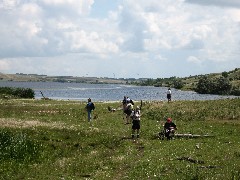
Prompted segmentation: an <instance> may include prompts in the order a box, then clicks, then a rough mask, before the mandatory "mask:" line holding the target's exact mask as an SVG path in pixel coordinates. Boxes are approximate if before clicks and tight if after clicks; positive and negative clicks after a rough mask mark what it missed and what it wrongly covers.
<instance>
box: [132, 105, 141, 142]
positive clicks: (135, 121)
mask: <svg viewBox="0 0 240 180" xmlns="http://www.w3.org/2000/svg"><path fill="white" fill-rule="evenodd" d="M140 116H141V113H140V108H139V107H138V106H137V108H136V109H135V110H133V111H132V114H131V117H132V138H134V137H135V132H136V131H137V138H139V131H140Z"/></svg>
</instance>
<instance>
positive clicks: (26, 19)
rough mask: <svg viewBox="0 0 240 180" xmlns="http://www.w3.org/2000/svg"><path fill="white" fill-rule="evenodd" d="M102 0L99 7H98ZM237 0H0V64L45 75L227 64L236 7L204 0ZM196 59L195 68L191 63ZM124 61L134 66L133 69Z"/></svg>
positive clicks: (160, 71)
mask: <svg viewBox="0 0 240 180" xmlns="http://www.w3.org/2000/svg"><path fill="white" fill-rule="evenodd" d="M105 3H107V7H106V8H101V6H104V4H105ZM192 3H195V4H199V5H196V6H193V5H192ZM227 3H228V5H227ZM234 3H236V4H234ZM200 4H201V5H206V6H204V8H202V6H201V5H200ZM237 4H238V2H237V1H221V0H219V1H213V0H209V1H204V0H203V1H197V0H195V1H193V0H186V1H184V0H168V1H165V0H160V1H159V0H149V1H144V0H139V1H138V2H137V3H136V1H135V0H123V1H120V0H117V1H114V3H113V2H111V1H106V0H101V1H98V3H95V2H94V1H93V0H80V1H79V0H64V1H63V0H59V1H58V0H41V1H40V0H38V1H36V0H27V1H21V0H8V1H7V0H3V1H0V34H1V36H0V41H1V44H0V52H1V53H0V61H1V63H2V64H1V65H2V67H1V68H2V69H5V72H20V71H22V72H24V73H39V74H49V75H54V74H60V75H65V74H66V75H86V74H91V75H92V76H93V75H95V76H103V75H104V76H108V75H109V76H112V74H113V72H114V73H115V74H116V76H117V77H121V76H122V77H130V76H135V77H138V76H137V74H140V75H139V76H141V75H142V76H145V77H148V76H149V77H161V76H165V77H166V76H174V75H179V76H186V75H187V74H188V73H190V72H189V69H191V74H194V72H195V74H198V73H204V72H207V73H209V72H214V68H215V69H216V67H214V65H215V66H216V63H218V68H220V67H221V68H222V69H224V68H227V69H225V71H226V70H228V69H229V70H231V69H234V68H236V67H238V66H240V62H238V61H236V59H239V58H240V54H239V49H240V36H239V34H240V25H239V22H240V18H239V17H240V16H239V14H240V11H239V9H237V8H214V7H213V6H212V5H216V6H219V7H220V6H221V7H232V6H233V5H235V6H236V7H238V6H237ZM230 5H231V6H230ZM96 6H97V7H96ZM101 10H102V11H104V12H101ZM93 11H98V12H93ZM98 15H99V16H98ZM3 62H4V63H3ZM196 63H201V64H202V68H199V69H198V68H196V66H194V64H195V65H196ZM26 66H27V67H28V69H26ZM126 66H134V68H135V69H134V72H132V70H130V71H129V70H126ZM3 67H5V68H3ZM166 67H171V69H172V70H173V71H169V70H166ZM193 67H194V68H193ZM210 67H211V68H210ZM89 69H91V73H89V72H87V71H90V70H89ZM218 70H219V69H218ZM25 71H28V72H25ZM137 71H140V72H141V73H139V72H138V73H137ZM71 73H72V74H71Z"/></svg>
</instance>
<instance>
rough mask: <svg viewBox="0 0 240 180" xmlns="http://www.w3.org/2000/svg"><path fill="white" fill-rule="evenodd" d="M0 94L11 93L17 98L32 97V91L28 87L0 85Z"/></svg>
mask: <svg viewBox="0 0 240 180" xmlns="http://www.w3.org/2000/svg"><path fill="white" fill-rule="evenodd" d="M0 94H3V95H13V96H15V97H18V98H34V95H35V93H34V91H33V90H32V89H30V88H13V87H0Z"/></svg>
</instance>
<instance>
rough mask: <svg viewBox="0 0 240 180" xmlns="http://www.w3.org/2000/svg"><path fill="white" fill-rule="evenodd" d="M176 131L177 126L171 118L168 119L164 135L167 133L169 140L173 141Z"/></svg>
mask: <svg viewBox="0 0 240 180" xmlns="http://www.w3.org/2000/svg"><path fill="white" fill-rule="evenodd" d="M176 129H177V126H176V124H175V123H174V122H173V121H172V119H171V118H167V121H166V123H165V124H164V133H165V137H167V140H170V139H172V137H173V136H174V133H175V130H176Z"/></svg>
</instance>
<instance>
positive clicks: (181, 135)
mask: <svg viewBox="0 0 240 180" xmlns="http://www.w3.org/2000/svg"><path fill="white" fill-rule="evenodd" d="M174 137H186V138H201V137H214V136H212V135H208V134H206V135H199V134H175V135H174Z"/></svg>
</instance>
